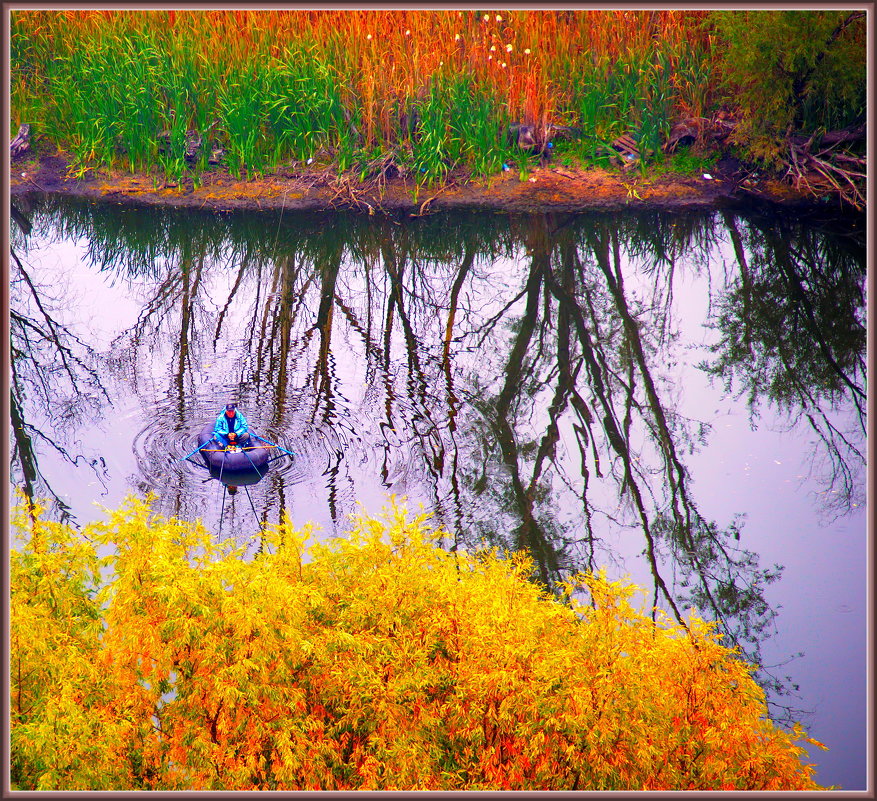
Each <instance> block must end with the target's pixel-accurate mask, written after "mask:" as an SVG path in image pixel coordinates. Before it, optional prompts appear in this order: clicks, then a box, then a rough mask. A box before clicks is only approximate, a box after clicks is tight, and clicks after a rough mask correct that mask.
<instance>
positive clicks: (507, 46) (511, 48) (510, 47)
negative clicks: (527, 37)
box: [505, 44, 515, 53]
mask: <svg viewBox="0 0 877 801" xmlns="http://www.w3.org/2000/svg"><path fill="white" fill-rule="evenodd" d="M514 49H515V48H514V47H512V45H510V44H507V45H506V46H505V51H506V53H511V52H512V50H514Z"/></svg>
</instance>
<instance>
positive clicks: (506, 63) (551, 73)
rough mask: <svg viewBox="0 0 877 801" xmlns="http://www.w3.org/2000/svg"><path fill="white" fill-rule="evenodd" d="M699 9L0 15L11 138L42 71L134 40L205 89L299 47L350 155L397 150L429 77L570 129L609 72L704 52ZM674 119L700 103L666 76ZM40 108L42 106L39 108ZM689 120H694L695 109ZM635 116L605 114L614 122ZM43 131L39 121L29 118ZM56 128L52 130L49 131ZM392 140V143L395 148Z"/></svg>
mask: <svg viewBox="0 0 877 801" xmlns="http://www.w3.org/2000/svg"><path fill="white" fill-rule="evenodd" d="M706 14H707V12H704V11H680V10H651V11H635V10H614V11H566V10H562V11H557V10H554V11H483V10H479V11H471V10H469V11H455V10H449V11H445V10H417V11H406V10H381V11H364V10H326V11H306V10H285V11H274V10H271V11H266V10H234V11H232V10H223V11H195V10H186V11H173V10H156V11H152V10H150V11H106V10H102V11H57V10H51V11H49V10H19V11H14V12H12V17H13V28H12V53H13V59H12V61H13V120H12V123H13V126H14V125H15V124H17V122H18V121H19V119H20V118H21V115H22V114H26V113H29V114H30V115H31V116H34V115H35V114H37V113H38V111H39V109H38V106H39V104H40V103H42V102H46V101H45V100H44V99H42V98H40V88H39V86H40V83H39V77H40V76H39V73H40V71H41V69H42V64H44V63H45V59H52V58H55V57H58V56H60V57H62V58H63V57H65V56H66V54H68V53H70V52H72V51H75V50H77V49H80V48H90V47H93V46H94V45H95V44H96V43H107V42H112V41H114V40H118V41H119V42H120V47H124V40H125V39H126V37H130V36H132V35H137V36H140V37H146V38H147V39H148V40H149V41H151V42H154V43H155V46H156V48H157V49H159V50H162V51H164V52H166V53H168V54H169V57H170V59H171V61H172V62H174V63H177V62H180V61H183V60H189V61H191V60H193V59H194V60H195V63H196V64H197V66H198V69H199V70H201V72H202V73H203V76H205V79H206V80H209V81H213V82H215V83H217V84H219V83H221V82H222V81H223V80H226V79H227V78H228V77H229V76H231V75H234V76H238V75H239V73H238V70H239V69H240V70H243V74H244V75H247V74H249V75H252V76H253V77H254V78H255V77H256V76H258V75H266V74H270V73H271V72H272V71H273V70H277V69H278V68H279V67H280V66H281V65H282V64H283V62H284V60H285V59H287V58H288V57H289V55H290V53H295V52H297V51H299V50H301V49H302V48H303V49H304V50H305V51H307V52H309V53H310V54H311V55H312V56H314V57H315V58H317V59H319V60H320V61H321V62H325V63H327V64H330V65H331V67H332V69H333V70H334V73H335V75H336V78H337V81H338V83H339V85H340V86H341V87H342V88H343V93H344V98H343V102H344V104H345V106H347V107H348V109H352V108H353V107H354V106H355V107H356V110H357V112H358V116H359V120H360V121H361V128H360V129H359V130H358V136H359V138H360V141H359V142H358V143H357V145H358V147H360V148H362V149H364V150H366V151H367V150H369V149H371V148H375V147H378V148H380V147H385V148H386V147H387V145H388V144H390V143H394V142H397V141H398V140H399V138H400V131H399V128H398V117H399V113H400V109H403V108H404V107H405V106H406V104H407V105H410V104H411V103H413V102H417V101H420V100H422V99H423V98H424V97H426V96H427V94H428V92H429V88H430V85H431V82H432V81H433V80H434V79H435V77H436V76H439V75H442V74H444V75H449V76H454V75H457V76H459V75H463V74H466V75H470V76H472V78H473V80H474V84H475V85H476V86H478V87H481V90H482V91H484V92H485V93H487V94H489V95H490V96H491V97H492V98H494V99H495V100H496V101H497V102H499V103H501V104H502V106H503V108H504V111H505V115H506V118H507V119H511V120H517V121H520V122H523V123H527V124H540V123H547V122H555V123H565V124H570V125H578V124H579V123H580V122H581V121H580V120H578V119H577V118H576V113H577V112H576V110H575V108H576V105H575V96H576V92H577V91H578V90H579V88H580V87H581V85H582V84H583V83H586V82H594V81H600V80H602V79H604V78H606V77H607V76H608V75H609V74H610V72H611V71H612V70H613V69H616V67H617V65H618V64H619V63H622V64H628V65H630V64H633V65H636V67H635V69H636V70H638V71H639V72H641V73H642V74H645V73H646V72H647V70H648V68H649V65H650V64H651V63H652V61H653V60H654V58H655V56H656V54H658V53H661V54H663V56H664V58H666V59H667V60H668V62H669V63H670V64H671V65H673V66H675V65H677V64H679V63H680V61H681V60H684V59H685V58H687V57H690V56H691V54H693V53H697V54H700V56H701V60H700V62H699V63H703V59H704V58H705V57H706V55H707V54H708V51H709V46H710V42H709V40H708V36H707V34H706V33H705V32H704V31H703V29H702V28H701V27H700V23H701V22H702V20H703V19H704V18H705V16H706ZM673 82H674V84H673V85H674V91H675V93H676V95H675V100H674V102H675V104H676V107H677V108H678V109H679V111H680V112H681V111H683V110H687V109H689V108H693V107H695V106H700V105H702V102H700V101H698V100H697V99H698V98H702V97H703V96H704V93H705V90H704V87H703V86H702V85H701V86H693V85H688V83H689V82H688V80H687V78H686V76H685V75H681V74H680V75H674V76H673ZM48 101H49V102H50V101H51V99H50V98H49V99H48ZM698 110H700V109H698ZM629 112H630V113H633V114H635V113H636V110H635V109H630V110H628V109H618V114H619V118H620V119H625V115H627V114H628V113H629ZM42 121H43V122H44V125H45V126H46V127H47V128H51V127H52V121H51V120H50V119H48V118H46V119H44V120H42ZM55 122H57V121H55ZM402 138H404V137H402Z"/></svg>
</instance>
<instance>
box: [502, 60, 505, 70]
mask: <svg viewBox="0 0 877 801" xmlns="http://www.w3.org/2000/svg"><path fill="white" fill-rule="evenodd" d="M502 66H503V69H505V61H503V62H502Z"/></svg>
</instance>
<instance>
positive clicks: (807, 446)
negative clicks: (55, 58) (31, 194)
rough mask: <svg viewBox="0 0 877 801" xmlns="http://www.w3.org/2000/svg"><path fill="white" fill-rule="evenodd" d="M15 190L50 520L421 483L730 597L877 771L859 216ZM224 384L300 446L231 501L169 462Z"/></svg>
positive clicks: (14, 297)
mask: <svg viewBox="0 0 877 801" xmlns="http://www.w3.org/2000/svg"><path fill="white" fill-rule="evenodd" d="M18 205H19V206H20V207H22V211H23V213H24V216H25V217H26V218H27V219H28V220H30V222H31V223H32V224H33V230H32V231H31V232H30V233H29V234H28V235H25V234H23V233H22V232H21V231H19V230H18V229H16V230H14V231H13V248H14V250H15V253H16V255H17V256H18V257H19V259H20V262H21V264H20V266H19V265H18V264H17V263H16V262H14V261H13V265H12V276H11V277H12V294H11V309H12V342H13V348H14V349H15V351H14V352H16V353H20V355H18V356H17V357H16V359H15V360H14V364H13V367H14V369H13V377H12V378H13V384H12V391H13V406H12V412H13V423H19V425H16V426H14V427H13V434H17V435H18V436H13V437H12V439H11V444H12V449H13V453H12V469H13V480H14V481H15V483H16V484H17V485H19V486H23V487H25V488H26V490H27V491H29V492H31V493H33V494H36V495H37V496H39V497H43V498H49V499H50V500H51V502H52V513H53V514H55V515H56V516H59V517H63V516H67V517H69V518H70V519H72V521H73V522H75V523H77V524H79V525H82V524H85V523H87V522H89V521H92V520H96V519H100V518H101V517H102V512H101V509H100V506H109V507H113V506H116V505H118V504H119V503H120V502H121V500H122V499H123V498H124V497H125V495H126V494H128V493H132V492H133V493H138V494H143V493H146V492H152V493H155V494H156V496H157V500H156V502H155V507H156V510H157V511H159V512H161V513H163V514H167V515H180V516H182V517H185V518H189V519H194V518H196V517H200V518H202V519H203V520H204V522H205V524H206V525H207V526H208V527H209V528H211V529H212V530H213V531H215V532H216V533H217V534H220V533H221V535H222V536H233V537H236V538H238V539H241V540H243V539H245V538H247V537H249V536H250V535H251V534H252V533H253V532H254V530H256V529H257V518H258V520H259V521H268V522H276V521H277V520H278V519H279V516H280V514H281V511H282V510H287V511H288V512H289V513H290V515H291V517H292V519H293V520H294V521H295V522H296V523H299V524H301V523H304V522H306V521H313V522H315V523H316V524H318V526H319V527H320V536H333V535H342V536H343V534H344V532H345V530H346V527H347V525H348V520H349V515H351V514H352V513H355V512H356V511H357V510H358V509H360V508H364V509H365V510H367V511H369V512H373V513H374V512H378V511H379V510H380V508H381V507H382V505H384V503H385V502H386V499H387V497H388V496H389V495H396V496H400V497H402V496H404V497H406V498H407V499H408V504H409V506H410V507H415V508H416V507H417V506H418V505H421V504H422V505H423V506H424V507H425V508H426V509H428V510H430V511H431V512H432V513H433V515H434V518H435V521H436V522H437V524H440V525H441V526H443V527H444V529H445V531H446V532H447V536H446V538H445V544H446V546H447V547H469V546H474V545H477V544H478V543H480V542H482V541H486V542H488V543H494V544H500V545H503V546H506V547H509V548H515V549H526V550H528V551H529V552H530V553H531V554H532V555H533V557H534V562H535V572H536V577H537V578H540V579H542V580H544V581H549V582H550V581H551V580H552V579H553V578H555V577H557V576H559V575H563V574H565V573H568V572H569V571H571V570H575V569H582V568H591V567H598V566H605V567H607V569H608V571H609V572H610V574H612V575H613V576H624V575H627V576H629V577H630V578H632V579H633V580H634V581H636V582H637V583H638V584H639V585H640V586H642V587H643V588H644V589H645V593H646V599H647V600H648V602H652V601H654V600H657V602H658V603H659V604H660V605H662V606H663V607H665V608H667V609H670V610H671V611H672V610H677V611H678V612H679V613H683V614H684V610H685V609H687V608H689V607H691V606H692V605H693V606H696V607H698V608H699V609H700V610H701V613H702V614H703V615H704V616H705V617H708V618H710V619H716V620H719V621H721V626H722V629H723V630H724V631H725V632H726V635H727V637H728V638H729V640H730V641H733V642H736V643H737V644H739V645H740V646H741V648H742V649H743V651H744V653H746V655H747V656H748V657H749V658H750V659H751V660H752V661H756V662H758V663H760V664H761V665H763V666H764V668H763V670H762V671H761V673H760V675H759V677H760V680H761V681H762V683H763V684H764V686H765V687H766V688H768V690H769V694H770V699H771V711H772V714H773V715H774V717H775V718H777V719H781V720H798V719H800V720H802V721H803V722H804V723H805V725H807V726H808V728H809V730H810V733H811V734H812V735H813V736H814V737H816V738H817V739H819V740H821V741H823V742H824V743H826V745H828V746H829V748H830V749H831V750H830V751H828V752H827V753H822V752H815V751H814V752H812V759H813V761H815V762H816V764H817V765H818V766H819V771H818V776H817V779H818V780H819V781H820V782H821V783H823V784H837V785H840V786H842V787H843V788H844V789H864V787H865V781H866V774H865V743H866V728H865V725H866V719H865V715H866V712H865V709H866V706H865V705H866V675H865V673H866V667H865V666H866V651H865V645H866V629H865V624H866V609H865V600H866V572H865V570H866V555H867V550H866V549H867V540H866V527H865V510H864V503H865V501H864V496H865V489H864V488H865V457H864V454H865V425H866V421H865V365H864V360H865V299H864V285H865V245H864V240H865V235H864V229H863V221H861V220H847V221H845V222H844V223H843V224H838V223H836V222H835V223H832V222H830V221H827V220H816V219H810V220H807V221H794V220H787V219H782V218H776V217H765V216H758V215H755V214H751V215H740V214H733V213H730V212H716V213H703V214H697V215H670V214H651V215H633V214H630V215H625V214H614V215H608V216H606V215H576V216H572V215H542V216H533V217H529V216H528V217H510V216H505V215H494V214H467V215H462V216H434V217H428V218H420V219H403V218H399V219H377V218H375V217H370V218H361V217H355V216H351V215H340V214H339V215H323V216H293V215H289V214H286V215H276V214H275V215H267V214H265V215H262V214H259V215H256V214H246V215H244V214H240V215H215V214H206V213H205V214H198V213H187V212H181V211H173V213H168V212H157V211H146V210H142V209H125V208H122V207H113V206H108V205H104V206H93V205H87V204H79V203H69V202H68V203H58V202H51V203H49V202H46V201H45V200H38V199H36V198H33V199H30V200H29V201H26V202H20V201H19V202H18ZM230 399H232V400H235V401H237V403H238V404H239V406H240V408H241V410H242V411H243V412H244V413H245V414H246V415H247V417H248V419H249V421H250V425H251V427H252V428H254V429H255V430H256V431H257V432H258V433H261V434H262V435H264V436H265V437H267V438H268V439H270V440H272V441H273V442H275V443H278V444H280V445H282V446H283V447H285V448H287V449H289V450H291V451H293V452H295V454H296V456H295V458H294V459H287V458H284V459H279V460H277V461H276V462H274V463H273V464H272V470H271V472H270V473H269V474H268V475H267V476H266V477H265V478H264V479H263V480H262V481H260V482H259V483H257V484H255V485H253V486H250V487H247V488H245V489H244V488H242V489H241V490H240V491H238V493H237V494H236V495H234V496H229V495H228V494H227V493H226V491H225V487H224V485H223V484H222V483H220V482H219V481H216V480H214V479H211V477H210V475H209V474H208V473H207V471H206V470H205V469H203V467H201V466H199V465H198V464H193V463H192V462H188V461H181V457H183V456H185V455H186V454H187V453H189V452H190V451H191V450H192V449H193V448H195V446H196V444H197V443H196V440H195V436H196V434H197V432H198V430H199V429H200V428H201V427H202V426H203V425H204V424H205V423H206V422H209V421H211V420H213V419H214V418H215V416H216V414H217V412H218V410H219V409H220V407H221V406H222V405H223V404H225V403H226V402H227V401H228V400H230ZM22 432H23V433H22ZM193 461H197V460H193Z"/></svg>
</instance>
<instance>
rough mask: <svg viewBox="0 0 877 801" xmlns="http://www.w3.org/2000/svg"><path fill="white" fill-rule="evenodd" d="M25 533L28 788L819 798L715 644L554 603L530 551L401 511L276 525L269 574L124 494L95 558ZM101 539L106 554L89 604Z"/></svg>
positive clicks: (618, 607)
mask: <svg viewBox="0 0 877 801" xmlns="http://www.w3.org/2000/svg"><path fill="white" fill-rule="evenodd" d="M20 521H21V525H22V526H26V528H25V529H24V530H23V531H24V533H25V534H26V533H27V532H30V535H29V536H24V537H22V539H21V541H22V547H21V549H20V551H19V552H18V553H16V554H15V555H14V558H13V560H12V565H13V571H12V572H13V609H12V612H13V615H12V622H13V628H12V634H13V639H12V649H13V652H12V656H13V664H14V665H18V664H20V665H21V674H20V678H19V677H18V676H17V675H14V676H13V687H12V689H13V705H15V704H16V703H17V702H19V699H20V711H17V712H16V715H15V717H14V719H13V741H12V742H13V756H14V759H13V764H14V765H15V768H14V771H15V777H16V780H17V782H18V783H20V784H21V785H22V786H27V787H35V786H37V785H39V784H40V783H42V786H43V787H47V788H52V789H70V788H74V787H82V788H85V789H88V787H87V785H88V782H89V781H91V782H92V783H93V786H94V787H97V786H98V785H99V783H100V782H101V781H104V779H103V778H102V777H103V776H105V775H106V776H110V777H113V779H112V781H113V782H114V783H115V786H114V787H113V789H125V788H128V789H137V788H147V787H148V788H150V789H225V790H243V789H279V790H284V789H286V790H295V789H314V788H316V787H320V788H322V789H326V790H331V789H368V788H371V789H389V788H393V787H395V788H398V789H415V788H423V789H440V790H461V789H497V788H502V787H508V788H512V789H570V788H571V787H573V786H575V787H577V788H578V789H601V788H602V789H630V788H634V787H639V786H644V785H647V786H650V787H653V788H655V789H672V788H689V787H691V788H701V789H704V788H713V787H719V786H721V785H722V781H723V777H725V776H741V775H742V776H745V777H746V782H748V783H747V784H746V786H747V787H754V788H764V787H767V786H773V785H777V786H782V787H786V788H788V789H795V788H798V789H806V788H811V787H815V786H816V785H815V784H814V783H813V781H812V770H810V771H809V772H808V769H806V768H804V767H803V766H802V765H801V763H800V753H799V751H800V749H797V748H795V747H794V746H793V744H792V741H791V739H790V737H789V736H788V735H785V734H784V733H782V732H779V731H778V730H777V729H775V728H774V727H773V726H772V724H770V722H769V721H767V720H765V719H764V715H765V713H766V707H765V704H764V698H763V694H762V693H761V692H760V690H758V688H757V686H756V685H755V683H754V682H753V681H752V677H751V674H750V672H749V669H748V667H747V666H746V665H744V664H743V663H741V662H739V661H738V660H737V659H736V658H734V656H733V655H732V654H731V653H730V652H729V651H728V650H727V649H724V648H723V647H722V646H721V645H720V644H719V643H718V642H717V639H716V636H715V632H714V630H713V627H712V626H711V625H710V624H709V623H708V622H705V621H700V620H699V619H696V618H692V619H691V620H690V621H689V623H688V628H687V629H686V628H684V627H681V626H679V625H678V624H676V623H674V622H672V621H670V620H668V619H666V617H661V616H659V617H658V621H657V624H655V623H653V622H652V621H651V619H650V617H649V612H650V611H651V610H649V611H648V612H646V611H644V610H642V609H640V608H638V607H636V606H635V605H634V603H633V599H634V596H635V595H636V593H637V590H636V588H634V587H632V586H630V585H628V584H626V583H624V582H620V581H615V582H612V581H609V580H608V579H607V578H606V576H605V574H597V575H582V576H577V577H574V579H573V580H571V582H570V583H569V584H568V586H567V589H566V601H565V603H561V602H558V601H556V600H555V599H553V598H551V597H549V596H547V595H546V593H545V592H544V591H542V590H540V589H539V588H537V587H536V586H534V585H533V584H531V583H530V582H529V581H527V579H526V577H527V575H529V572H530V566H529V562H528V560H527V559H526V558H524V557H521V556H513V557H507V556H505V555H503V554H500V553H498V552H475V553H469V554H466V553H459V552H458V553H450V552H447V551H444V550H442V549H441V548H439V547H437V545H436V543H437V541H438V540H439V539H440V537H441V533H440V532H436V531H432V530H430V529H429V528H428V527H427V525H426V517H425V516H424V515H420V516H418V517H414V518H412V517H409V516H408V515H407V513H406V512H405V510H404V509H403V508H401V507H399V506H397V505H396V506H394V505H391V506H390V507H388V509H386V510H384V513H383V517H382V518H380V519H372V518H367V517H361V518H360V519H358V520H357V521H355V523H354V527H353V529H354V530H353V533H352V534H351V536H350V537H349V538H348V539H338V540H333V541H331V542H328V543H323V544H319V543H318V544H315V545H313V546H311V547H310V548H309V547H308V546H307V542H308V539H309V537H310V532H309V531H308V530H302V531H296V530H295V529H294V528H293V527H292V526H291V524H290V523H289V521H287V520H284V521H282V523H281V524H280V525H279V526H277V527H275V529H274V530H273V531H269V532H266V534H265V536H266V541H268V542H270V543H272V545H271V547H268V548H266V549H264V550H263V552H262V553H261V554H260V555H259V556H258V557H255V558H253V559H248V558H247V557H246V556H245V554H246V551H245V548H244V547H241V546H237V545H233V544H231V543H212V542H210V541H209V537H208V536H207V535H206V532H204V531H203V528H199V526H197V525H195V526H188V525H187V524H185V523H182V522H180V521H168V520H163V519H162V518H159V517H157V516H153V515H151V513H150V512H149V509H148V504H144V503H142V502H139V501H134V500H132V501H130V502H128V503H127V504H126V505H125V506H124V507H123V508H122V509H120V510H119V511H117V512H112V513H110V521H109V522H108V523H105V524H100V525H97V526H93V527H90V529H88V530H87V531H86V532H83V534H87V535H88V536H89V537H90V538H91V539H90V541H89V540H85V539H84V538H82V537H80V536H79V535H77V534H76V533H75V532H72V531H70V530H67V529H65V528H64V527H57V526H55V527H52V526H49V525H47V524H43V523H41V522H40V521H39V520H38V521H37V522H36V523H35V522H34V521H33V520H32V519H31V518H29V517H27V516H23V517H20ZM34 532H36V533H34ZM50 542H54V543H65V545H64V547H63V548H62V549H61V551H60V552H61V553H62V556H60V557H59V556H57V555H56V553H55V551H52V550H51V548H49V547H48V546H47V544H48V543H50ZM96 545H100V546H113V547H114V548H115V552H114V553H113V556H112V558H111V560H110V562H109V567H111V568H112V574H111V575H110V577H109V578H108V579H107V585H106V586H105V587H104V588H102V589H101V590H100V591H99V592H96V591H95V590H96V585H95V584H94V576H95V575H96V573H92V572H90V571H93V570H94V567H93V565H94V564H96V562H95V557H94V547H95V546H96ZM61 577H64V578H63V579H62V578H61ZM90 582H91V584H90ZM583 591H584V592H586V593H587V594H588V595H589V596H590V598H591V599H593V601H594V604H595V605H594V607H591V606H589V605H586V604H584V603H582V602H581V601H580V600H579V599H580V597H581V594H582V592H583ZM58 610H66V611H65V614H63V615H59V614H57V613H58ZM155 721H160V725H159V723H156V722H155ZM795 737H796V738H798V739H800V738H801V737H803V732H801V731H796V732H795ZM50 759H55V762H52V763H51V765H52V767H51V769H50V770H47V769H46V767H45V766H46V765H49V764H50V762H48V761H47V760H50ZM98 765H100V766H103V767H102V771H103V772H102V773H101V777H98V776H97V775H96V774H95V775H90V773H89V772H91V774H94V772H95V766H98Z"/></svg>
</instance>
